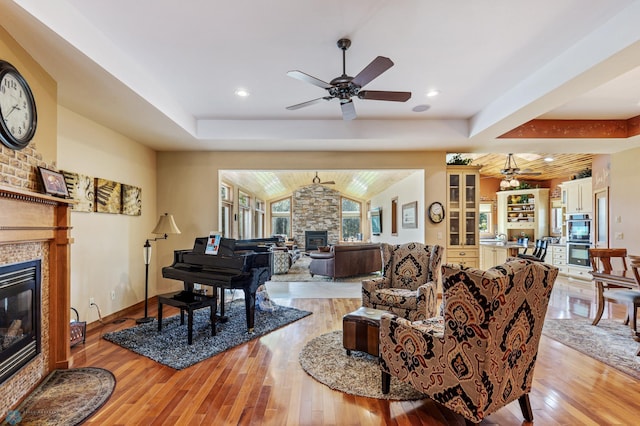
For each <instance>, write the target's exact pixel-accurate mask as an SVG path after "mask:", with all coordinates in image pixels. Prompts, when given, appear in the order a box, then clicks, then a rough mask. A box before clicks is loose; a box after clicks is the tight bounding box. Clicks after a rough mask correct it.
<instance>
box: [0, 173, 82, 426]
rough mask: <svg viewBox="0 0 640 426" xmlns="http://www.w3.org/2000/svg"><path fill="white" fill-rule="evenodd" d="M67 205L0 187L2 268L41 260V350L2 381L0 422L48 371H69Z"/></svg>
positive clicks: (0, 262)
mask: <svg viewBox="0 0 640 426" xmlns="http://www.w3.org/2000/svg"><path fill="white" fill-rule="evenodd" d="M70 221H71V213H70V206H69V201H65V200H62V199H59V198H55V197H50V196H47V195H43V194H38V193H34V192H30V191H25V190H22V189H18V188H10V187H5V186H0V265H9V264H15V263H20V262H31V261H38V260H39V261H40V292H41V298H40V299H41V304H40V307H39V308H40V344H41V351H40V353H38V354H36V355H35V356H34V357H33V358H32V359H31V360H29V361H28V362H27V363H26V364H25V365H24V366H22V367H21V368H20V369H19V370H18V371H17V372H15V374H13V375H11V376H10V377H8V378H6V380H4V381H3V382H2V383H0V418H3V417H4V416H5V414H6V412H7V410H9V409H10V408H12V407H13V406H15V405H16V404H17V403H18V402H19V401H20V400H21V399H22V398H24V396H26V395H27V394H28V393H29V392H31V391H32V390H33V389H34V388H35V386H36V385H37V384H38V383H39V382H40V381H41V380H42V379H44V378H45V377H46V376H47V375H48V374H49V373H50V372H51V371H53V370H55V369H58V368H69V363H70V358H71V350H70V344H69V342H70V331H69V315H70V312H69V311H70V302H69V297H70V293H69V292H70V289H69V283H70V278H69V277H70V244H71V239H70V230H71V227H70Z"/></svg>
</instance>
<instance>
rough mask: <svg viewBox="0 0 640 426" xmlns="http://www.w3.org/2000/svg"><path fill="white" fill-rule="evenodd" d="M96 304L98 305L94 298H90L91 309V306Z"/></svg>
mask: <svg viewBox="0 0 640 426" xmlns="http://www.w3.org/2000/svg"><path fill="white" fill-rule="evenodd" d="M95 303H96V301H95V300H94V298H93V297H90V298H89V307H91V305H93V304H95Z"/></svg>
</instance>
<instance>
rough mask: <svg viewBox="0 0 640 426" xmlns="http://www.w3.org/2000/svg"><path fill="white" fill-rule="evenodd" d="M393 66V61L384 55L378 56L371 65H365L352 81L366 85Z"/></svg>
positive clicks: (361, 85) (362, 85) (359, 84)
mask: <svg viewBox="0 0 640 426" xmlns="http://www.w3.org/2000/svg"><path fill="white" fill-rule="evenodd" d="M392 66H393V61H392V60H391V59H389V58H385V57H384V56H378V57H377V58H375V59H374V60H373V61H371V63H370V64H369V65H367V66H366V67H364V69H363V70H362V71H360V73H359V74H358V75H356V76H355V77H354V78H353V80H351V82H352V83H353V84H357V85H358V86H360V87H364V86H365V85H366V84H367V83H369V82H371V81H372V80H373V79H374V78H376V77H378V76H379V75H380V74H382V73H383V72H385V71H386V70H388V69H389V68H391V67H392Z"/></svg>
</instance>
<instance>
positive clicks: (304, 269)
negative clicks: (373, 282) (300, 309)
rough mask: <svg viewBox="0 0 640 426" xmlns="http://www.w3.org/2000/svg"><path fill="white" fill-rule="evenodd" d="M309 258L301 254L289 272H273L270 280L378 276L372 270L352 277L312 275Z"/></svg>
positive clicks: (318, 280)
mask: <svg viewBox="0 0 640 426" xmlns="http://www.w3.org/2000/svg"><path fill="white" fill-rule="evenodd" d="M310 263H311V258H310V257H309V256H302V257H301V258H300V259H298V260H296V262H295V263H294V264H293V265H291V268H289V272H287V273H286V274H275V275H272V276H271V280H270V281H272V282H316V281H317V282H323V281H324V282H360V281H362V280H365V279H370V278H375V277H379V276H380V273H379V272H373V273H371V274H364V275H356V276H353V277H344V278H336V279H335V280H334V279H333V278H331V277H327V276H324V275H314V276H313V277H312V276H311V274H310V273H309V264H310Z"/></svg>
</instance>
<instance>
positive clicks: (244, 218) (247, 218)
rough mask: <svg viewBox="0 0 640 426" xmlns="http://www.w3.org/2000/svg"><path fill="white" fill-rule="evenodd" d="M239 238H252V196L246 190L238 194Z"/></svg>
mask: <svg viewBox="0 0 640 426" xmlns="http://www.w3.org/2000/svg"><path fill="white" fill-rule="evenodd" d="M238 204H239V207H240V209H239V211H238V238H240V239H242V240H246V239H249V238H251V197H250V196H249V195H248V194H245V193H244V192H240V193H239V195H238Z"/></svg>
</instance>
